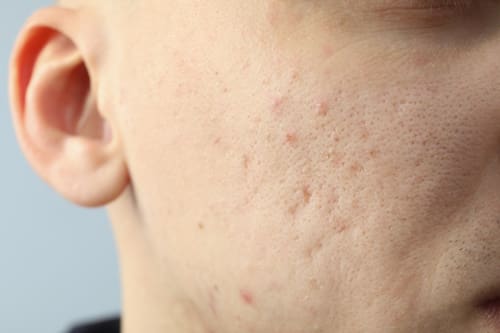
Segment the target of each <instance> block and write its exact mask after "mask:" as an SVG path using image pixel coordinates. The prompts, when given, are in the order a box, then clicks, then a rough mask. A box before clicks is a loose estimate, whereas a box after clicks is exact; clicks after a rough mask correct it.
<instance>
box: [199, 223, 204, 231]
mask: <svg viewBox="0 0 500 333" xmlns="http://www.w3.org/2000/svg"><path fill="white" fill-rule="evenodd" d="M198 229H200V230H203V229H205V225H204V224H203V223H201V222H200V223H198Z"/></svg>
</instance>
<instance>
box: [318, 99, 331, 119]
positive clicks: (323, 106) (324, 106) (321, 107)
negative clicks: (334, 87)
mask: <svg viewBox="0 0 500 333" xmlns="http://www.w3.org/2000/svg"><path fill="white" fill-rule="evenodd" d="M328 109H329V107H328V103H327V102H321V103H319V104H318V115H320V116H326V115H327V114H328Z"/></svg>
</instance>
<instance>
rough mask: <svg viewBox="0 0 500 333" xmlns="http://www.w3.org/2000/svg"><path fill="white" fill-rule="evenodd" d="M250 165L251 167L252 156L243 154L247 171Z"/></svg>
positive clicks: (244, 166)
mask: <svg viewBox="0 0 500 333" xmlns="http://www.w3.org/2000/svg"><path fill="white" fill-rule="evenodd" d="M249 167H250V156H248V155H243V168H244V169H245V171H247V170H248V168H249Z"/></svg>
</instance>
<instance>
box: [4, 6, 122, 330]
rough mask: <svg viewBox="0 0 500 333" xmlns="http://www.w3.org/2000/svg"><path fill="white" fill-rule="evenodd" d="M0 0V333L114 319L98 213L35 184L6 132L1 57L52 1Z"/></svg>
mask: <svg viewBox="0 0 500 333" xmlns="http://www.w3.org/2000/svg"><path fill="white" fill-rule="evenodd" d="M0 1H1V7H0V42H1V44H0V65H1V66H0V78H1V79H0V109H1V112H0V142H1V144H0V205H1V210H0V332H2V333H28V332H29V333H32V332H36V333H60V332H63V331H65V330H66V329H67V328H68V327H69V326H70V325H71V324H72V323H75V322H80V321H81V320H87V319H93V318H96V317H97V318H99V317H102V316H108V315H113V314H117V313H119V311H120V290H119V287H120V286H119V278H118V267H117V258H116V253H115V247H114V243H113V238H112V233H111V227H110V225H109V223H108V221H107V218H106V215H105V211H104V210H89V209H82V208H78V207H76V206H73V205H72V204H70V203H67V202H65V201H64V200H63V199H62V198H60V197H59V196H58V195H57V194H56V193H55V192H53V191H52V190H51V189H50V188H49V187H48V186H47V185H46V184H45V183H43V182H42V181H41V180H40V179H39V178H38V176H36V175H35V173H34V172H33V171H32V170H31V168H30V167H29V165H28V164H27V162H26V160H25V159H24V157H23V156H22V154H21V152H20V150H19V148H18V145H17V142H16V139H15V136H14V132H13V129H12V126H11V118H10V112H9V103H8V98H7V76H8V74H7V73H8V59H9V53H10V50H11V48H12V44H13V43H14V40H15V37H16V35H17V32H18V30H19V28H20V27H21V26H22V24H23V23H24V21H25V19H26V18H28V17H29V15H30V14H31V13H32V12H33V11H34V10H35V9H36V8H39V7H42V6H46V5H49V4H50V3H51V2H52V1H49V0H44V1H42V0H19V1H6V0H0Z"/></svg>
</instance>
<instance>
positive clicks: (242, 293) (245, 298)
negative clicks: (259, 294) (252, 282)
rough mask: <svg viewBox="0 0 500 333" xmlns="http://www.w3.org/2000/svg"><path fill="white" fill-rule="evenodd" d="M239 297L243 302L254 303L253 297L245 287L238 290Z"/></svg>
mask: <svg viewBox="0 0 500 333" xmlns="http://www.w3.org/2000/svg"><path fill="white" fill-rule="evenodd" d="M240 297H241V300H242V301H243V302H244V303H245V304H248V305H253V304H254V297H253V295H252V293H251V292H250V291H248V290H245V289H241V290H240Z"/></svg>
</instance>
